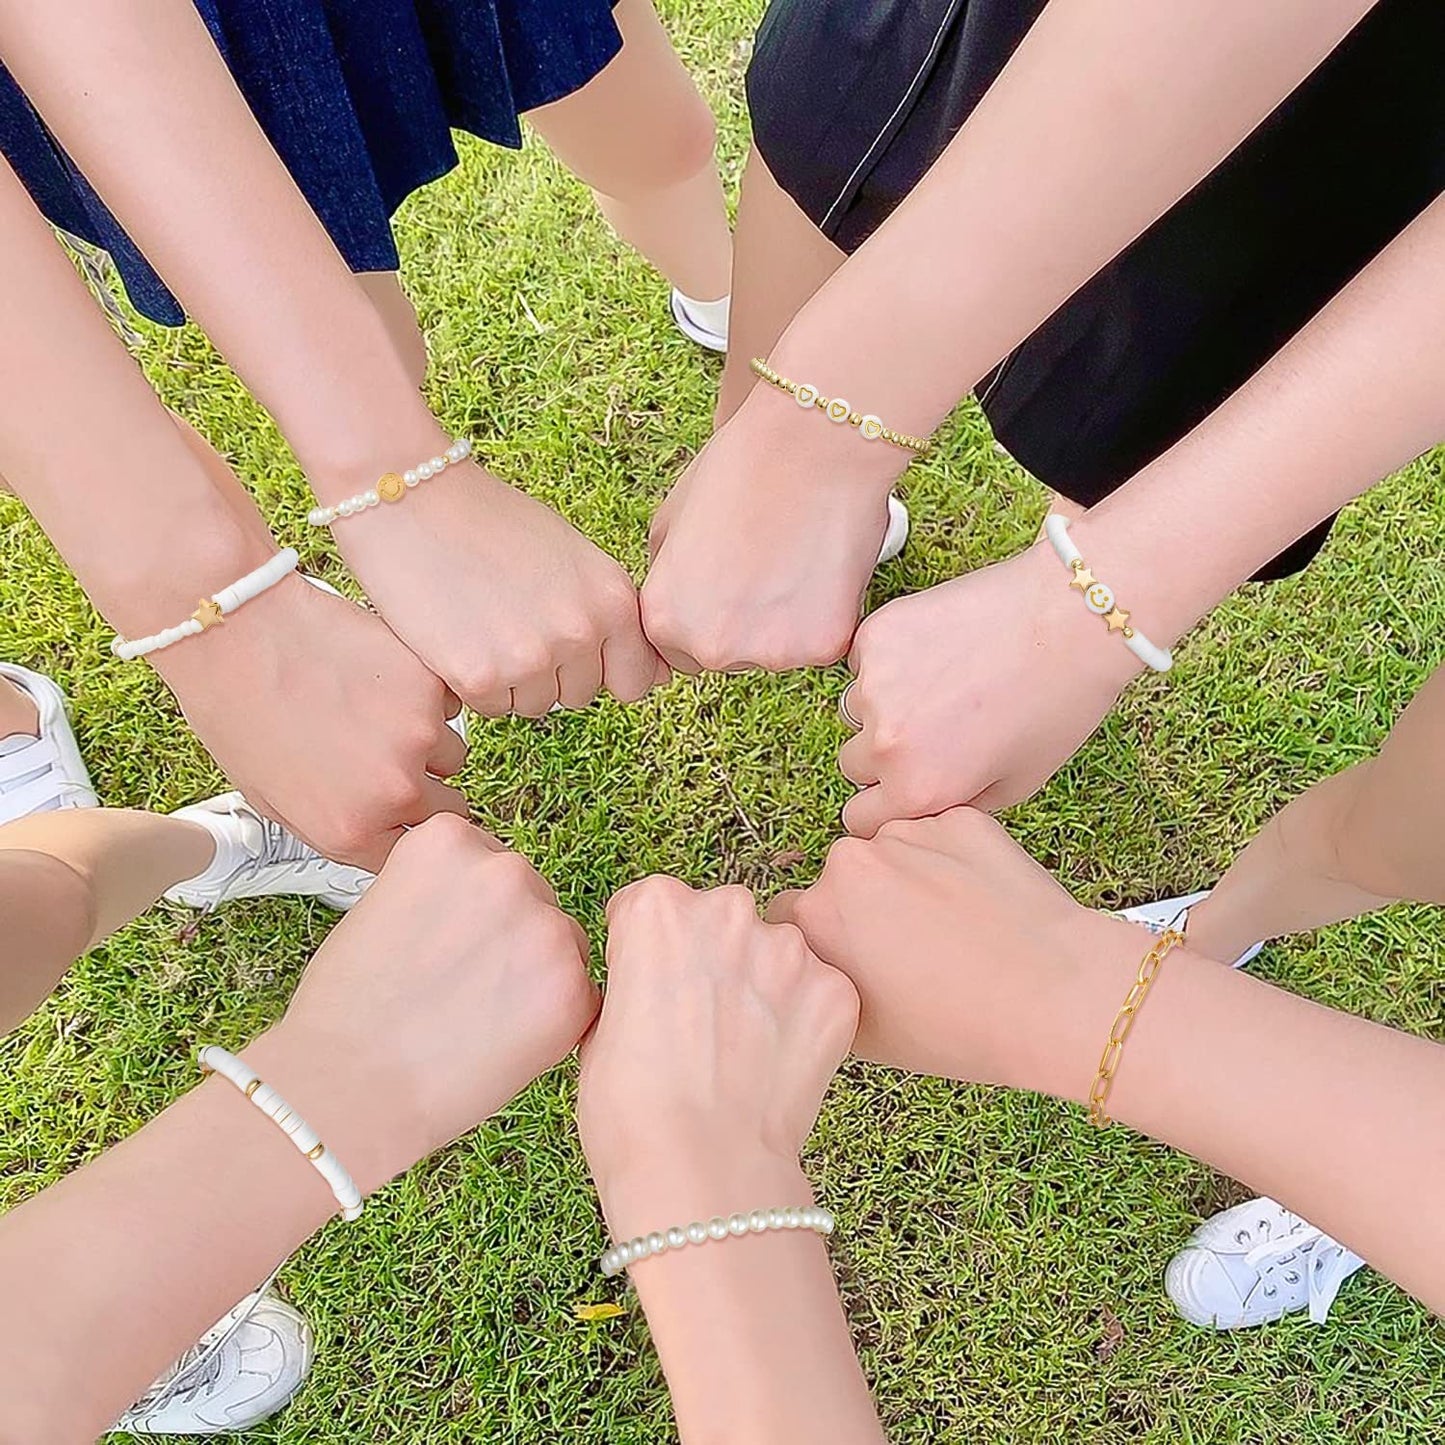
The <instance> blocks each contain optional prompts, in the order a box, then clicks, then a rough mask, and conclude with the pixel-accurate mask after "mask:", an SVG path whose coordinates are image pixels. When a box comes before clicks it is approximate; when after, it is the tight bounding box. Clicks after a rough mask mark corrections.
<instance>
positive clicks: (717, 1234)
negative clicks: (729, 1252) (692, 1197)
mask: <svg viewBox="0 0 1445 1445" xmlns="http://www.w3.org/2000/svg"><path fill="white" fill-rule="evenodd" d="M833 1224H834V1219H833V1216H832V1214H830V1213H829V1212H828V1210H826V1209H824V1208H822V1207H821V1206H820V1205H816V1204H809V1205H806V1206H805V1207H802V1208H792V1209H755V1210H753V1212H752V1213H751V1214H734V1215H731V1216H730V1217H728V1218H727V1219H724V1218H723V1216H722V1215H721V1214H719V1215H718V1216H717V1217H716V1218H714V1219H709V1220H707V1221H706V1222H704V1221H703V1220H701V1219H695V1220H693V1222H692V1223H691V1224H675V1225H673V1227H672V1228H671V1229H661V1230H658V1231H657V1232H656V1233H655V1234H642V1235H638V1237H637V1238H636V1239H629V1240H628V1241H627V1243H626V1244H614V1245H613V1246H612V1248H611V1249H609V1250H608V1251H607V1252H606V1253H605V1254H604V1255H603V1256H602V1258H601V1259H600V1260H599V1261H598V1262H597V1263H598V1268H599V1269H601V1271H602V1273H603V1274H605V1275H606V1276H607V1278H608V1279H611V1278H612V1276H613V1275H615V1274H621V1273H622V1271H623V1270H625V1269H626V1268H627V1267H628V1266H629V1265H632V1264H636V1263H637V1261H638V1260H639V1259H650V1258H651V1257H652V1256H653V1255H654V1254H666V1253H667V1252H668V1250H670V1249H686V1248H687V1247H688V1245H690V1244H712V1243H717V1242H719V1241H721V1240H725V1239H741V1238H743V1236H744V1235H748V1234H766V1233H767V1232H768V1231H769V1230H773V1229H811V1230H812V1231H813V1232H814V1233H815V1234H822V1235H829V1234H832V1232H833Z"/></svg>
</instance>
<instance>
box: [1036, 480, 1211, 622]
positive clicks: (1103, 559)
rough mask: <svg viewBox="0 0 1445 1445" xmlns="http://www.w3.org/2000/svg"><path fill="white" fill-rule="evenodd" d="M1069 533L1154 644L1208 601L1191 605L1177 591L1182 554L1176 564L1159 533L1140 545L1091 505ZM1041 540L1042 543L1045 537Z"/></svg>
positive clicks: (1183, 570) (1184, 576)
mask: <svg viewBox="0 0 1445 1445" xmlns="http://www.w3.org/2000/svg"><path fill="white" fill-rule="evenodd" d="M1069 535H1070V537H1072V538H1073V542H1074V545H1075V546H1076V547H1077V548H1078V549H1079V551H1080V552H1081V553H1082V554H1083V557H1084V561H1085V563H1086V564H1087V565H1088V567H1089V570H1090V571H1092V572H1093V573H1094V575H1095V576H1096V577H1098V578H1099V580H1100V581H1101V582H1107V583H1108V585H1109V586H1110V588H1112V590H1113V592H1114V594H1115V596H1116V597H1117V598H1118V599H1119V601H1118V605H1119V606H1120V607H1121V608H1126V609H1127V610H1128V612H1129V616H1130V621H1131V622H1132V623H1134V624H1135V625H1137V626H1138V627H1139V628H1140V629H1141V630H1142V631H1143V633H1144V635H1145V636H1146V637H1148V638H1149V640H1150V641H1151V642H1155V643H1157V644H1158V645H1159V646H1160V647H1173V646H1174V644H1175V643H1176V642H1178V641H1179V639H1180V638H1181V637H1182V636H1183V635H1184V633H1185V632H1186V631H1187V630H1188V629H1189V628H1190V627H1191V626H1192V625H1193V623H1194V622H1195V621H1196V620H1197V619H1198V618H1199V617H1200V616H1202V615H1203V613H1204V612H1205V611H1207V610H1208V607H1209V606H1211V605H1213V604H1212V603H1209V604H1206V605H1205V606H1204V607H1197V606H1196V605H1195V603H1194V602H1193V601H1192V600H1191V599H1190V598H1189V597H1187V596H1186V595H1185V594H1184V591H1182V590H1181V588H1180V584H1181V583H1187V580H1188V571H1189V568H1188V562H1187V559H1184V565H1183V566H1181V565H1179V561H1180V559H1179V558H1178V557H1177V555H1176V554H1174V553H1173V552H1172V550H1171V551H1168V552H1166V548H1167V547H1168V543H1167V541H1166V540H1165V539H1163V538H1160V537H1157V536H1155V537H1150V538H1148V539H1147V540H1145V541H1144V542H1143V543H1142V544H1141V543H1140V542H1139V541H1136V540H1134V539H1131V537H1130V536H1129V534H1128V528H1127V527H1121V526H1120V524H1119V523H1118V522H1117V521H1116V520H1114V519H1113V518H1111V517H1109V516H1108V515H1101V514H1100V512H1099V510H1098V509H1097V508H1096V509H1094V510H1092V511H1089V512H1086V513H1085V514H1084V515H1083V516H1082V517H1080V518H1079V520H1078V521H1076V522H1071V523H1070V524H1069ZM1043 545H1044V546H1045V547H1046V548H1047V547H1048V543H1047V542H1045V543H1044V544H1043ZM1051 555H1052V554H1051ZM1166 558H1168V565H1167V566H1166V565H1164V564H1165V560H1166ZM1054 561H1055V562H1057V561H1058V559H1057V558H1054ZM1060 565H1061V564H1060ZM1215 600H1216V601H1217V600H1218V599H1215ZM1081 610H1082V609H1081ZM1113 640H1114V641H1117V640H1118V639H1117V638H1116V639H1113Z"/></svg>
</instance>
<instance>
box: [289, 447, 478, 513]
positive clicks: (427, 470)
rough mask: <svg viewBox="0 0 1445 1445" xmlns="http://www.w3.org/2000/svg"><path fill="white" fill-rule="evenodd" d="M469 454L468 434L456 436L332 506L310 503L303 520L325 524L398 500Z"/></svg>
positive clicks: (463, 459)
mask: <svg viewBox="0 0 1445 1445" xmlns="http://www.w3.org/2000/svg"><path fill="white" fill-rule="evenodd" d="M471 454H472V443H471V440H470V438H468V437H458V438H457V439H456V440H455V441H454V442H453V443H452V444H451V446H449V447H448V448H447V449H446V451H444V452H439V453H438V454H437V455H436V456H434V457H432V458H430V459H429V460H428V461H424V462H418V463H417V465H416V466H415V467H412V468H410V469H409V470H407V471H404V472H387V474H386V475H385V476H384V477H382V478H381V479H380V480H379V481H378V482H377V484H376V485H375V486H374V487H371V488H370V489H368V490H367V491H364V492H358V493H357V494H356V495H355V496H354V497H347V498H346V499H345V500H344V501H341V502H337V503H336V505H335V506H334V507H313V508H312V509H311V510H310V512H308V513H307V514H306V520H307V521H308V522H310V523H311V525H312V526H313V527H329V526H330V525H331V524H332V523H333V522H334V521H336V520H337V519H338V518H339V517H354V516H355V515H356V514H357V513H358V512H365V511H368V510H370V508H372V507H379V506H380V505H381V504H382V503H383V502H399V501H401V499H402V498H403V497H404V496H406V494H407V492H408V490H410V489H411V488H412V487H419V486H420V485H421V484H422V483H423V482H424V481H426V480H427V479H428V478H429V477H434V476H437V475H438V474H439V473H441V472H444V471H446V469H447V468H448V467H449V466H453V465H455V463H457V462H463V461H465V460H466V459H467V458H468V457H469V456H470V455H471Z"/></svg>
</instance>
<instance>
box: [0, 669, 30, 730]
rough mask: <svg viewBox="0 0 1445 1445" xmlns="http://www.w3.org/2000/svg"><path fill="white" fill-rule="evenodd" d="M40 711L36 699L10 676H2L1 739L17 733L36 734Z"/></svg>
mask: <svg viewBox="0 0 1445 1445" xmlns="http://www.w3.org/2000/svg"><path fill="white" fill-rule="evenodd" d="M39 726H40V713H39V711H38V709H37V708H36V706H35V703H34V701H33V700H32V699H31V698H30V697H28V696H27V695H26V694H25V693H23V692H21V691H20V689H19V688H18V687H16V686H15V684H14V683H13V682H11V681H10V680H9V679H8V678H4V677H0V739H3V738H8V737H14V736H15V734H16V733H28V734H29V735H30V736H31V737H34V736H36V729H37V728H38V727H39Z"/></svg>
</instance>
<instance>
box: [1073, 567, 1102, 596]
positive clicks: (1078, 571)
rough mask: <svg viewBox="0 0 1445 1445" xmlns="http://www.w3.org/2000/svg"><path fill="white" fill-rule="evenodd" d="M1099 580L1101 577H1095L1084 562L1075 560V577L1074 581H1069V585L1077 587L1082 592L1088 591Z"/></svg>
mask: <svg viewBox="0 0 1445 1445" xmlns="http://www.w3.org/2000/svg"><path fill="white" fill-rule="evenodd" d="M1098 580H1099V579H1098V578H1097V577H1095V576H1094V574H1093V573H1092V572H1090V571H1089V569H1088V568H1087V567H1085V566H1084V564H1083V563H1082V562H1075V563H1074V577H1073V581H1071V582H1070V583H1069V586H1070V587H1077V588H1078V589H1079V591H1080V592H1087V591H1088V590H1089V588H1090V587H1092V586H1093V585H1094V583H1095V582H1097V581H1098Z"/></svg>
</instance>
